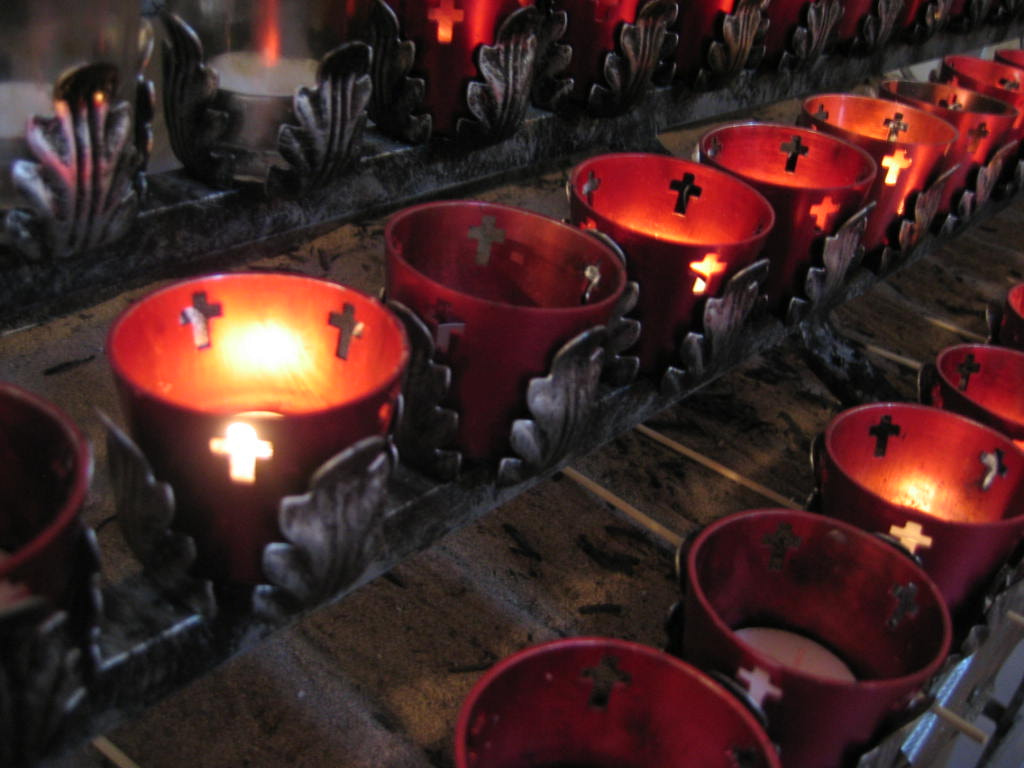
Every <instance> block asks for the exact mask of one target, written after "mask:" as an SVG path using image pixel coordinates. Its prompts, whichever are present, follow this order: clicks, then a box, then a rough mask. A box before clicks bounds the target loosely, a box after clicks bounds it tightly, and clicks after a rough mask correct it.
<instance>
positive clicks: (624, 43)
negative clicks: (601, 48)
mask: <svg viewBox="0 0 1024 768" xmlns="http://www.w3.org/2000/svg"><path fill="white" fill-rule="evenodd" d="M678 13H679V4H678V3H676V2H675V0H649V1H648V2H647V3H645V4H644V5H643V7H642V8H640V10H639V11H638V12H637V15H636V21H635V22H634V23H633V24H629V23H628V22H627V23H623V24H621V25H620V26H619V34H618V46H617V50H615V51H609V52H607V53H606V54H605V57H604V67H603V68H602V69H603V73H604V81H605V84H604V85H600V84H598V83H594V84H593V85H592V86H591V88H590V93H589V94H588V95H587V108H588V109H589V110H590V112H591V113H593V114H595V115H616V114H620V113H622V112H625V111H627V110H628V109H630V107H632V106H633V105H634V104H637V103H638V102H639V101H640V100H641V99H643V97H644V96H646V95H647V92H648V90H650V87H651V83H652V81H653V79H654V78H655V75H658V76H659V77H660V78H665V76H666V75H667V78H668V79H669V80H671V77H672V73H673V72H674V71H675V68H674V65H671V64H669V65H668V69H667V70H665V69H664V68H663V62H664V61H665V59H666V57H668V56H671V55H672V53H674V52H675V49H676V45H677V44H678V42H679V36H678V35H677V34H676V33H674V32H669V31H668V28H669V26H670V25H671V24H672V22H674V21H675V20H676V16H677V15H678ZM659 70H663V71H659Z"/></svg>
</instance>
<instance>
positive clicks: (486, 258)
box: [469, 216, 505, 267]
mask: <svg viewBox="0 0 1024 768" xmlns="http://www.w3.org/2000/svg"><path fill="white" fill-rule="evenodd" d="M496 221H497V219H495V218H494V217H493V216H484V217H483V218H482V219H481V220H480V226H479V227H470V229H469V239H470V240H476V241H477V245H476V263H477V264H479V265H480V266H481V267H486V266H487V265H488V264H490V263H491V249H492V248H493V247H494V244H495V243H504V242H505V230H503V229H499V228H498V227H497V226H495V222H496Z"/></svg>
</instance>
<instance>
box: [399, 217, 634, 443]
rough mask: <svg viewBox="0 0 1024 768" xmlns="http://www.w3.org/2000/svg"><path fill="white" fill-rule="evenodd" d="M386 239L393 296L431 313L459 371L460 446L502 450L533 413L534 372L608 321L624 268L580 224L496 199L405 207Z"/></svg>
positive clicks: (444, 357) (428, 319) (454, 397)
mask: <svg viewBox="0 0 1024 768" xmlns="http://www.w3.org/2000/svg"><path fill="white" fill-rule="evenodd" d="M384 240H385V246H386V249H387V294H388V298H390V299H393V300H395V301H399V302H401V303H402V304H405V305H406V306H407V307H409V308H410V309H412V310H413V311H415V312H416V314H418V315H419V316H420V317H421V318H422V319H423V321H424V322H425V323H426V324H427V326H428V327H429V328H430V330H431V331H432V332H433V334H434V338H435V343H436V348H437V356H438V359H439V360H440V361H441V362H443V363H444V364H446V365H449V366H451V368H452V389H451V403H452V404H453V405H454V406H455V408H456V409H457V410H458V412H459V432H458V444H459V447H460V448H461V449H462V451H463V452H464V453H465V455H466V456H468V457H470V458H473V459H496V458H498V457H500V456H502V455H504V454H506V453H507V452H508V437H509V431H510V430H511V428H512V422H513V421H514V420H515V419H517V418H520V417H526V416H527V415H528V414H527V411H526V389H527V386H528V384H529V382H530V379H531V378H533V377H535V376H544V375H545V374H546V373H547V371H548V368H549V366H550V365H551V361H552V359H553V358H554V355H555V353H556V352H557V351H558V350H559V348H560V347H561V346H562V345H563V344H565V343H566V342H567V341H569V340H570V339H572V338H574V337H575V336H577V335H578V334H580V333H582V332H583V331H585V330H587V329H589V328H592V327H594V326H596V325H603V324H605V323H606V322H607V321H608V319H609V317H610V315H611V311H612V309H613V308H614V306H615V302H616V301H617V300H618V298H619V297H620V296H621V295H622V291H623V290H624V288H625V285H626V270H625V267H624V266H623V265H622V262H621V260H620V259H619V258H618V256H617V255H616V254H615V252H614V251H613V250H612V249H611V248H609V247H608V246H607V245H605V244H604V243H602V242H600V241H599V240H598V239H597V238H595V237H593V236H591V235H588V234H587V233H585V232H582V231H580V230H578V229H576V228H575V227H571V226H569V225H568V224H563V223H562V222H559V221H555V220H554V219H549V218H547V217H545V216H540V215H538V214H535V213H530V212H529V211H524V210H520V209H518V208H510V207H508V206H504V205H495V204H491V203H481V202H467V201H455V202H438V203H427V204H425V205H419V206H415V207H413V208H407V209H406V210H404V211H400V212H399V213H397V214H395V215H394V216H393V217H392V218H391V220H390V221H389V222H388V224H387V228H386V229H385V233H384ZM588 275H590V277H588ZM591 277H594V278H599V279H598V280H597V282H596V284H594V287H593V288H592V289H590V286H591V284H592V282H591ZM584 297H586V298H584Z"/></svg>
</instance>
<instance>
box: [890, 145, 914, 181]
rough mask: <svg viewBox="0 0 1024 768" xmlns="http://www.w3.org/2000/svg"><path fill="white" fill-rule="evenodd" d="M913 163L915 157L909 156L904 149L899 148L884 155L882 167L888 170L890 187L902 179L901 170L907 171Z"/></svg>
mask: <svg viewBox="0 0 1024 768" xmlns="http://www.w3.org/2000/svg"><path fill="white" fill-rule="evenodd" d="M913 164H914V158H912V157H907V153H906V152H905V151H904V150H902V149H897V150H896V151H895V152H893V153H892V154H891V155H886V156H885V157H883V158H882V167H883V168H885V169H886V170H887V171H888V173H886V174H885V183H886V185H887V186H890V187H893V186H895V185H896V182H897V181H899V179H900V171H905V170H906V169H907V168H909V167H910V166H912V165H913Z"/></svg>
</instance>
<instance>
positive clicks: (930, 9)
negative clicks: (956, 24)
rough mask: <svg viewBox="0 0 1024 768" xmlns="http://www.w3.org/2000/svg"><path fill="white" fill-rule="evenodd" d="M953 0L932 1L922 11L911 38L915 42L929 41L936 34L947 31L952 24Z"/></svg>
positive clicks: (912, 30)
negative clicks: (947, 27)
mask: <svg viewBox="0 0 1024 768" xmlns="http://www.w3.org/2000/svg"><path fill="white" fill-rule="evenodd" d="M952 7H953V0H931V2H929V3H926V4H925V6H924V8H922V9H921V12H920V15H919V16H918V21H917V22H916V23H915V24H914V25H913V27H911V30H910V38H911V40H913V41H914V42H918V43H919V42H922V41H924V40H927V39H928V38H930V37H931V36H932V35H934V34H935V33H936V32H938V31H939V30H941V29H945V28H946V26H947V25H948V24H949V22H950V18H949V14H950V9H951V8H952Z"/></svg>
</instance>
